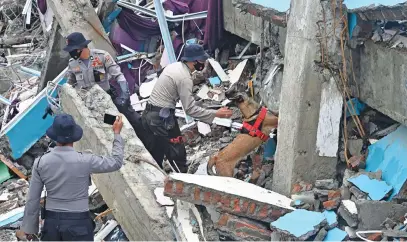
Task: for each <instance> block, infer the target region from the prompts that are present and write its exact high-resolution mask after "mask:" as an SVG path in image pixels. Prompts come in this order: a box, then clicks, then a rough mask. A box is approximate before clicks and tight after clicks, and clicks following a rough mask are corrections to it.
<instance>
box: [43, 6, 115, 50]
mask: <svg viewBox="0 0 407 242" xmlns="http://www.w3.org/2000/svg"><path fill="white" fill-rule="evenodd" d="M47 3H48V4H49V6H50V7H51V8H52V11H53V12H54V14H55V19H56V20H57V21H58V23H59V25H60V26H61V29H62V35H63V36H64V37H65V36H67V35H68V34H70V33H72V32H81V33H82V34H83V35H84V36H85V38H87V39H90V40H92V42H91V43H90V44H89V47H91V48H97V49H102V50H105V51H107V52H109V53H110V54H111V55H112V56H113V58H115V57H116V51H115V49H114V48H113V46H112V44H111V42H110V40H109V38H108V36H107V34H106V33H105V31H104V29H103V26H102V24H101V22H100V20H99V18H98V16H97V14H96V12H95V10H94V9H93V7H92V5H91V3H90V1H88V0H70V1H61V0H48V1H47Z"/></svg>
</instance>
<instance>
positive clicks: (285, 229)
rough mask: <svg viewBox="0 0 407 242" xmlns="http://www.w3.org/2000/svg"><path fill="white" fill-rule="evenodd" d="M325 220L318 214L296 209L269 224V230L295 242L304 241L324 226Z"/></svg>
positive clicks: (322, 215)
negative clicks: (296, 241)
mask: <svg viewBox="0 0 407 242" xmlns="http://www.w3.org/2000/svg"><path fill="white" fill-rule="evenodd" d="M326 223H327V219H326V218H325V216H324V214H322V213H319V212H312V211H307V210H304V209H297V210H295V211H293V212H291V213H289V214H286V215H284V216H282V217H280V218H279V219H278V220H277V221H274V222H272V223H271V225H270V226H271V229H272V230H275V231H277V232H279V233H282V234H284V235H287V236H290V237H293V238H294V239H295V240H306V239H308V238H309V237H311V236H313V235H315V234H317V233H318V231H319V230H320V228H321V227H323V226H325V225H326Z"/></svg>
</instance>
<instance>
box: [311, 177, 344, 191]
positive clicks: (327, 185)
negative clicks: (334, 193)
mask: <svg viewBox="0 0 407 242" xmlns="http://www.w3.org/2000/svg"><path fill="white" fill-rule="evenodd" d="M315 187H316V188H318V189H322V190H334V189H338V187H339V183H338V181H337V180H335V179H325V180H316V181H315Z"/></svg>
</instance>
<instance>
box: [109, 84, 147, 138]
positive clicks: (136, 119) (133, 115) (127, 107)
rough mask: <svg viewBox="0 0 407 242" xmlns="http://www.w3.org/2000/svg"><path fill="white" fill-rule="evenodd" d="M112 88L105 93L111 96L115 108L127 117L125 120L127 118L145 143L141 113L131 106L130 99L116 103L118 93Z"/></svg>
mask: <svg viewBox="0 0 407 242" xmlns="http://www.w3.org/2000/svg"><path fill="white" fill-rule="evenodd" d="M112 90H114V89H113V88H111V89H110V90H109V91H107V93H108V94H109V95H110V96H111V98H112V100H113V103H114V105H115V106H116V108H117V110H119V112H120V113H122V114H123V115H124V116H125V117H126V118H127V120H129V122H130V124H131V126H132V127H133V129H134V131H135V132H136V134H137V137H138V138H139V139H140V140H141V142H143V144H144V145H145V139H146V131H145V130H144V129H143V125H142V122H141V115H140V114H138V113H137V112H136V111H134V109H133V107H132V106H131V103H130V100H127V101H126V103H124V104H118V103H117V97H118V95H117V94H116V92H115V91H112Z"/></svg>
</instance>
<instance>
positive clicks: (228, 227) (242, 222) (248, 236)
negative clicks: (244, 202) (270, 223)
mask: <svg viewBox="0 0 407 242" xmlns="http://www.w3.org/2000/svg"><path fill="white" fill-rule="evenodd" d="M214 225H215V228H216V229H218V231H219V233H220V234H221V235H224V236H226V237H229V238H231V239H233V240H237V241H253V240H256V241H270V239H271V234H272V231H271V230H270V229H269V228H268V227H267V226H265V225H264V224H262V223H260V222H258V221H254V220H251V219H247V218H242V217H238V216H234V215H232V214H228V213H223V214H221V216H220V217H219V219H218V220H216V221H214Z"/></svg>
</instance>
